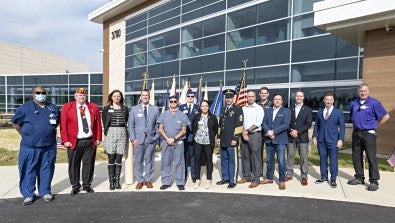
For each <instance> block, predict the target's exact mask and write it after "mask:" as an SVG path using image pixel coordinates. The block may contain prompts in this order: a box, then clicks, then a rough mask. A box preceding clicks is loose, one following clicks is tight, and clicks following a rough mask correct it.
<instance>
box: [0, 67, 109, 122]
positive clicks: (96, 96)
mask: <svg viewBox="0 0 395 223" xmlns="http://www.w3.org/2000/svg"><path fill="white" fill-rule="evenodd" d="M102 83H103V74H102V73H60V74H13V75H0V113H5V114H14V113H15V111H16V109H17V108H18V107H19V106H20V105H22V104H23V103H25V102H27V101H29V100H31V99H32V89H33V87H34V86H37V85H41V86H43V87H45V89H46V90H47V94H48V95H47V97H48V99H47V100H48V101H49V102H51V103H54V104H56V105H58V106H59V108H61V107H62V105H63V104H64V103H66V102H69V101H73V100H74V92H75V89H76V88H77V87H84V88H86V89H88V101H91V102H94V103H97V104H98V105H99V106H100V107H102V102H103V90H102ZM106 95H107V94H106Z"/></svg>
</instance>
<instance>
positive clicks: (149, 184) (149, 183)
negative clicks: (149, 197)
mask: <svg viewBox="0 0 395 223" xmlns="http://www.w3.org/2000/svg"><path fill="white" fill-rule="evenodd" d="M144 185H145V186H146V187H148V188H153V186H152V183H151V181H147V182H145V183H144Z"/></svg>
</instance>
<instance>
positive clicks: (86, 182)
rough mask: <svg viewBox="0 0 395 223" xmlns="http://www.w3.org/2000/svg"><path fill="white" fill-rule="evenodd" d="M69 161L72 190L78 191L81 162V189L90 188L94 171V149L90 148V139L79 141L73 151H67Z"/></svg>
mask: <svg viewBox="0 0 395 223" xmlns="http://www.w3.org/2000/svg"><path fill="white" fill-rule="evenodd" d="M67 156H68V159H69V179H70V184H71V186H72V187H73V189H79V188H80V187H81V184H80V171H81V161H82V187H84V188H86V187H90V186H91V183H92V180H93V172H94V169H95V159H96V149H94V148H93V146H92V138H88V139H79V140H77V145H76V147H75V149H73V150H71V149H67Z"/></svg>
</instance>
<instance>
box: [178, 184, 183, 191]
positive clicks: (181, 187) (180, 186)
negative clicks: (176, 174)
mask: <svg viewBox="0 0 395 223" xmlns="http://www.w3.org/2000/svg"><path fill="white" fill-rule="evenodd" d="M177 187H178V190H185V187H184V185H177Z"/></svg>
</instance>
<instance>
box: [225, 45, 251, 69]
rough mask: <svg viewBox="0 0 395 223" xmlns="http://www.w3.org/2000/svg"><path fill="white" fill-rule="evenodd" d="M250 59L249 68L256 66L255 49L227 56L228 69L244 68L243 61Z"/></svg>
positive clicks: (235, 52) (237, 51)
mask: <svg viewBox="0 0 395 223" xmlns="http://www.w3.org/2000/svg"><path fill="white" fill-rule="evenodd" d="M246 59H248V62H247V67H254V66H255V49H254V48H250V49H245V50H235V51H232V52H228V53H227V55H226V69H227V70H230V69H238V68H242V67H244V63H243V60H246Z"/></svg>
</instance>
